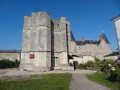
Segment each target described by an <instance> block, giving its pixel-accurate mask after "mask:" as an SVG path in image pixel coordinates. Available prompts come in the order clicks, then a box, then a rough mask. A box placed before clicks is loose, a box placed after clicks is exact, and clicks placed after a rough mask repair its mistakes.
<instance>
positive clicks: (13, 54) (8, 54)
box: [0, 50, 20, 61]
mask: <svg viewBox="0 0 120 90" xmlns="http://www.w3.org/2000/svg"><path fill="white" fill-rule="evenodd" d="M2 59H9V60H10V61H15V60H18V61H20V51H15V50H0V60H2Z"/></svg>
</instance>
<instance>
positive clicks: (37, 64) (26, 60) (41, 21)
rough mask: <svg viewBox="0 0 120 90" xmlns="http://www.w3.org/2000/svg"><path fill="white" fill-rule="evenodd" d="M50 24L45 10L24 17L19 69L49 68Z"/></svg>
mask: <svg viewBox="0 0 120 90" xmlns="http://www.w3.org/2000/svg"><path fill="white" fill-rule="evenodd" d="M50 67H51V26H50V15H49V14H48V13H46V12H39V13H32V16H31V17H30V16H25V17H24V28H23V41H22V52H21V63H20V69H23V70H36V71H37V70H50Z"/></svg>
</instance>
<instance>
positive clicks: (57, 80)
mask: <svg viewBox="0 0 120 90" xmlns="http://www.w3.org/2000/svg"><path fill="white" fill-rule="evenodd" d="M42 76H43V79H32V80H19V81H0V90H69V89H70V88H69V87H70V81H71V79H72V74H70V73H64V74H47V75H42Z"/></svg>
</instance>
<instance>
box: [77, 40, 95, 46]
mask: <svg viewBox="0 0 120 90" xmlns="http://www.w3.org/2000/svg"><path fill="white" fill-rule="evenodd" d="M75 42H76V44H77V45H85V44H94V41H93V40H90V39H87V40H84V42H83V41H81V40H76V41H75Z"/></svg>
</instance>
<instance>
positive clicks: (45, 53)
mask: <svg viewBox="0 0 120 90" xmlns="http://www.w3.org/2000/svg"><path fill="white" fill-rule="evenodd" d="M110 53H111V48H110V43H109V41H108V40H107V38H106V36H105V34H104V33H103V34H102V35H101V36H100V40H99V41H96V42H94V41H93V40H75V39H74V36H73V34H72V32H71V29H70V22H69V21H66V18H65V17H61V18H60V20H55V19H51V18H50V15H49V14H48V13H46V12H38V13H32V16H24V28H23V40H22V51H21V63H20V67H19V69H20V70H28V71H47V70H51V69H61V70H71V69H72V67H70V66H69V59H71V58H72V57H73V56H74V55H77V56H79V57H82V56H84V55H91V56H93V57H95V56H96V57H98V58H101V59H104V56H105V55H108V54H110Z"/></svg>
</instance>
